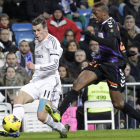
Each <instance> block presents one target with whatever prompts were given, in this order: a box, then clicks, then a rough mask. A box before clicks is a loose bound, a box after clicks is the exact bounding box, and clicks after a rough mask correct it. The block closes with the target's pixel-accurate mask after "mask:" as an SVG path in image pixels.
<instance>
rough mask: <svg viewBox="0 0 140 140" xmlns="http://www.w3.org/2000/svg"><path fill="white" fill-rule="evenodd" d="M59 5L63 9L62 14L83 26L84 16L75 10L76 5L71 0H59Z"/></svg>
mask: <svg viewBox="0 0 140 140" xmlns="http://www.w3.org/2000/svg"><path fill="white" fill-rule="evenodd" d="M61 5H62V7H63V9H64V15H65V17H66V18H68V19H70V20H73V21H74V22H81V24H82V29H84V28H85V23H86V17H85V16H84V15H80V14H79V13H78V12H77V11H78V9H77V7H76V5H75V4H74V1H73V0H61Z"/></svg>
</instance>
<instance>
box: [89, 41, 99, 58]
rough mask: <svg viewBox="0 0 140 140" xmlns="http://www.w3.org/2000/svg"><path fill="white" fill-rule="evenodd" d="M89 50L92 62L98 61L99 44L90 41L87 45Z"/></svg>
mask: <svg viewBox="0 0 140 140" xmlns="http://www.w3.org/2000/svg"><path fill="white" fill-rule="evenodd" d="M89 49H90V50H91V54H90V55H91V56H92V58H93V59H92V61H94V60H97V59H98V55H99V43H98V42H96V41H94V40H91V41H90V44H89Z"/></svg>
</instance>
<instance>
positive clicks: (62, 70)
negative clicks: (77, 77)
mask: <svg viewBox="0 0 140 140" xmlns="http://www.w3.org/2000/svg"><path fill="white" fill-rule="evenodd" d="M58 71H59V75H60V79H61V83H62V84H73V82H74V78H73V76H72V74H71V72H70V69H69V68H68V66H66V65H64V64H60V65H59V68H58ZM69 90H70V88H68V87H64V88H63V90H62V95H63V96H62V95H60V102H59V105H60V104H61V102H62V100H63V98H64V97H65V96H66V94H67V92H68V91H69Z"/></svg>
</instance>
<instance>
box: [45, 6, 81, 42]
mask: <svg viewBox="0 0 140 140" xmlns="http://www.w3.org/2000/svg"><path fill="white" fill-rule="evenodd" d="M53 9H54V11H53V15H52V17H51V18H50V19H48V20H47V26H48V30H49V33H50V34H52V35H53V36H55V37H56V38H57V39H58V40H59V42H62V40H63V36H64V34H65V31H66V30H67V29H72V30H73V31H74V32H75V39H76V40H77V41H78V42H79V40H80V38H81V37H82V35H81V34H80V31H81V29H79V28H78V27H77V25H76V24H75V23H74V22H73V21H71V20H70V19H67V18H65V17H64V16H63V8H62V6H61V5H55V6H54V7H53Z"/></svg>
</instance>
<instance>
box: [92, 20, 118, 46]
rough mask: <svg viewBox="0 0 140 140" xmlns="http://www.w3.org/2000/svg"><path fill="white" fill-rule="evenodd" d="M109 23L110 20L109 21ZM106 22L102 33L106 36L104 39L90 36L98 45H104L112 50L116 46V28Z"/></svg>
mask: <svg viewBox="0 0 140 140" xmlns="http://www.w3.org/2000/svg"><path fill="white" fill-rule="evenodd" d="M109 21H110V20H109ZM109 21H108V22H107V23H106V24H105V25H104V27H103V31H104V33H105V35H106V37H105V38H101V37H98V36H95V35H93V34H92V36H91V39H93V40H95V41H97V42H98V43H99V44H100V45H105V46H108V47H110V48H113V47H114V45H116V37H115V35H114V34H115V32H116V30H115V28H116V26H115V25H114V24H113V23H112V22H111V21H110V22H109Z"/></svg>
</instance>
